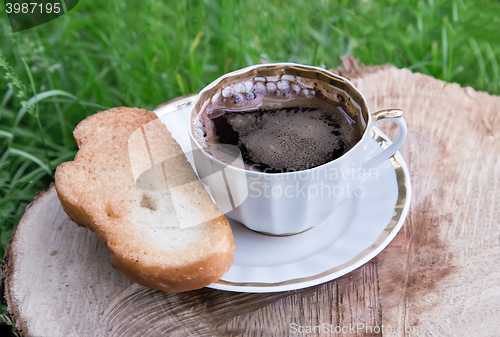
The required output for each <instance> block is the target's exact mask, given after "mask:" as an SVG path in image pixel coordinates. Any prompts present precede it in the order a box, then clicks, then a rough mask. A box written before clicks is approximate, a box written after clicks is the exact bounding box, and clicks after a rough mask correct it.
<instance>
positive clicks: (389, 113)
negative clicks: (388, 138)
mask: <svg viewBox="0 0 500 337" xmlns="http://www.w3.org/2000/svg"><path fill="white" fill-rule="evenodd" d="M385 121H388V122H393V123H396V124H397V126H398V127H399V133H398V137H397V138H396V140H395V141H394V142H393V143H392V144H391V145H390V146H389V147H388V148H387V149H385V150H384V151H382V152H381V153H379V154H377V155H375V157H373V158H371V159H369V160H368V161H367V162H365V163H364V164H363V167H364V168H365V169H369V168H373V167H375V166H377V165H379V164H381V163H382V162H384V161H386V160H387V159H389V158H391V157H392V156H393V155H394V154H395V153H396V151H397V150H399V148H400V147H401V145H403V143H404V141H405V140H406V135H407V133H408V128H407V126H406V122H405V120H404V118H403V111H401V110H400V109H384V110H379V111H377V112H374V113H373V114H372V122H371V125H369V128H370V129H371V128H372V127H374V126H375V125H376V124H378V123H380V122H385Z"/></svg>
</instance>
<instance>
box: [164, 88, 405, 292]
mask: <svg viewBox="0 0 500 337" xmlns="http://www.w3.org/2000/svg"><path fill="white" fill-rule="evenodd" d="M195 98H196V96H192V97H188V98H186V99H183V100H180V101H177V102H173V103H171V104H169V105H167V106H165V107H164V108H160V109H158V110H157V111H158V113H157V114H158V116H159V117H161V116H163V115H165V114H167V113H170V112H173V111H176V110H178V109H181V108H184V107H186V106H188V105H190V104H192V103H193V101H194V100H195ZM164 110H166V111H164ZM388 110H389V111H387V110H382V111H379V112H380V114H381V115H383V114H384V113H386V114H392V113H394V114H397V112H396V111H400V110H398V109H388ZM379 112H376V113H375V114H377V113H379ZM375 114H374V115H375ZM391 117H392V116H391ZM394 117H397V116H394ZM372 118H374V120H377V119H376V118H375V116H373V115H372ZM380 118H382V117H380ZM384 118H386V117H384ZM370 136H371V137H372V138H373V139H375V140H376V141H377V143H378V144H379V145H380V146H381V147H382V148H386V147H388V146H389V143H388V142H387V140H386V139H385V138H384V136H383V135H382V134H381V133H380V132H379V131H378V130H377V129H376V128H372V129H371V130H370ZM401 160H402V158H401V156H400V155H398V154H397V153H396V154H395V155H393V156H392V157H391V158H390V161H391V164H392V166H393V167H394V170H395V171H396V179H397V182H398V200H397V201H396V206H395V209H394V215H393V216H392V219H391V220H390V221H389V223H388V224H387V226H386V227H385V229H384V231H383V232H382V234H380V236H379V237H378V238H377V240H375V242H374V243H373V244H371V245H370V246H369V247H368V248H366V249H365V250H363V251H362V252H361V253H359V254H358V255H357V256H356V257H354V258H353V259H351V260H350V261H348V262H346V263H344V264H341V265H340V266H336V267H334V268H331V269H328V270H327V271H324V272H322V273H319V274H317V275H313V276H309V277H301V278H296V279H291V280H287V281H282V282H272V283H264V282H229V281H224V280H222V279H221V280H219V281H218V282H215V284H220V285H227V286H233V287H260V288H271V287H277V286H284V285H290V284H299V283H303V282H309V281H314V280H317V279H320V278H323V277H325V276H328V275H330V274H333V273H336V272H338V271H340V270H342V269H345V268H348V267H350V266H352V265H354V264H356V263H357V262H359V261H360V260H361V259H363V258H364V257H365V256H367V255H369V254H371V253H372V252H373V251H374V250H376V249H377V248H378V247H379V246H380V245H381V244H382V243H383V242H384V241H385V239H387V237H389V235H390V234H391V233H392V232H393V231H394V229H395V228H396V226H397V224H398V222H399V221H400V219H401V215H402V213H403V209H404V206H405V204H406V192H407V179H406V175H405V172H404V169H403V164H402V161H401Z"/></svg>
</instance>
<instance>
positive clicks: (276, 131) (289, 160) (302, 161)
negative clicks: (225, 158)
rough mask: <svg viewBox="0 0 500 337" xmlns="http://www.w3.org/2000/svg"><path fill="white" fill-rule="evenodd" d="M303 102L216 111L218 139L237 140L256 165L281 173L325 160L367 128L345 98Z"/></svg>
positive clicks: (344, 149) (348, 146)
mask: <svg viewBox="0 0 500 337" xmlns="http://www.w3.org/2000/svg"><path fill="white" fill-rule="evenodd" d="M300 104H301V106H300V107H297V106H295V107H285V108H277V107H273V108H262V107H261V108H258V109H256V110H251V111H234V110H224V109H217V110H214V111H212V113H211V116H214V117H211V118H210V120H211V121H212V122H213V131H214V140H215V141H216V142H217V143H219V144H231V145H235V146H237V147H238V148H239V149H240V150H241V153H242V156H243V161H244V162H245V164H247V165H249V166H250V167H252V168H253V169H254V170H258V171H263V172H268V173H281V172H290V171H299V170H305V169H309V168H313V167H316V166H320V165H323V164H325V163H328V162H330V161H332V160H335V159H337V158H339V157H340V156H342V155H343V154H345V153H346V152H347V151H349V150H350V149H351V148H352V147H353V146H354V145H355V144H356V143H357V142H358V141H359V140H360V139H361V137H362V133H363V128H362V126H361V124H360V122H359V120H355V119H356V117H354V116H350V115H349V114H348V113H347V112H346V111H347V109H346V107H345V106H344V105H343V104H334V103H331V102H328V101H325V100H321V99H319V98H310V99H307V100H301V102H300Z"/></svg>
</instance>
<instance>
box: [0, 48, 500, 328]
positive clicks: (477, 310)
mask: <svg viewBox="0 0 500 337" xmlns="http://www.w3.org/2000/svg"><path fill="white" fill-rule="evenodd" d="M343 61H344V69H337V72H339V73H340V74H341V75H343V76H346V77H349V78H351V80H352V81H353V83H354V85H355V86H357V87H358V88H359V89H360V90H361V92H363V93H364V95H365V97H366V98H367V100H368V104H369V106H370V109H371V110H372V112H373V111H376V110H378V109H383V108H401V109H403V111H404V114H405V115H404V117H405V119H406V121H407V123H408V132H409V133H408V138H407V141H406V143H405V144H404V145H403V147H402V149H401V153H402V155H403V157H404V159H405V160H406V163H407V164H408V167H409V170H410V176H411V180H412V188H413V196H412V204H411V208H410V213H409V215H408V218H407V220H406V222H405V224H404V225H403V228H402V229H401V231H400V232H399V234H398V235H397V236H396V238H395V239H394V240H393V241H392V242H391V243H390V244H389V246H388V247H387V248H386V249H385V250H384V251H382V252H381V253H380V254H379V255H378V256H377V257H376V258H374V259H373V260H372V261H370V262H369V263H367V264H365V265H364V266H362V267H360V268H358V269H357V270H355V271H353V272H351V273H349V274H347V275H345V276H343V277H341V278H339V279H336V280H334V281H330V282H328V283H325V284H322V285H319V286H315V287H311V288H307V289H303V290H297V291H288V292H282V293H273V294H246V293H231V292H224V291H219V290H212V289H201V290H197V291H190V292H186V293H180V294H174V293H163V292H160V291H155V290H150V289H147V288H144V287H142V286H139V285H137V284H132V283H131V282H130V281H128V280H127V279H126V278H125V277H123V276H122V275H121V274H120V273H119V272H118V271H116V270H114V269H113V268H112V267H111V264H110V257H109V253H108V251H107V250H106V248H105V246H103V245H102V244H100V243H99V242H98V241H97V238H96V237H95V235H94V234H93V233H92V232H90V231H88V230H87V229H84V228H79V227H78V226H76V225H75V224H74V223H73V222H72V221H71V220H70V219H69V218H68V217H67V216H66V214H65V213H64V211H63V210H62V208H61V206H60V204H59V201H58V198H57V196H56V193H55V191H54V189H53V188H51V189H50V190H48V191H46V192H43V193H41V194H40V195H39V196H38V197H37V198H36V199H35V200H34V201H33V202H32V204H31V205H30V206H29V207H28V208H27V209H26V213H25V214H24V216H23V218H22V220H21V221H20V223H19V225H18V227H17V229H16V231H15V234H14V235H13V237H12V239H11V242H10V245H9V247H8V248H7V252H6V256H5V260H4V264H3V270H2V277H3V279H4V283H5V296H6V300H7V303H8V310H9V312H10V313H11V316H12V318H13V320H15V322H16V326H17V328H18V329H19V331H20V333H21V334H22V335H25V336H50V337H53V336H64V337H66V336H141V337H142V336H183V337H185V336H294V335H301V336H305V335H307V336H317V335H321V336H328V335H331V336H408V335H410V336H486V337H487V336H492V337H493V336H499V331H500V282H499V279H500V111H499V110H500V97H495V96H490V95H488V94H486V93H482V92H477V91H475V90H473V89H471V88H462V87H460V86H459V85H457V84H450V83H446V82H443V81H440V80H436V79H434V78H431V77H429V76H425V75H422V74H417V73H412V72H411V71H409V70H407V69H397V68H395V67H393V66H381V67H361V68H360V67H358V66H357V64H356V63H355V62H353V59H352V58H346V59H344V60H343ZM379 125H380V124H379ZM384 126H385V127H386V128H383V131H384V132H386V134H388V135H389V136H390V137H391V138H392V139H394V137H395V132H397V128H396V127H391V124H390V123H387V125H384ZM318 325H319V326H320V327H321V330H319V331H318V329H317V328H316V330H315V332H311V333H306V331H307V332H308V331H309V330H306V329H307V327H308V326H309V327H310V329H313V328H314V326H318ZM294 327H296V328H297V330H299V329H300V327H302V329H303V331H304V333H297V334H295V333H294V331H295V330H294ZM326 330H328V332H325V331H326ZM370 330H371V331H370ZM405 331H406V332H405ZM407 332H409V333H407Z"/></svg>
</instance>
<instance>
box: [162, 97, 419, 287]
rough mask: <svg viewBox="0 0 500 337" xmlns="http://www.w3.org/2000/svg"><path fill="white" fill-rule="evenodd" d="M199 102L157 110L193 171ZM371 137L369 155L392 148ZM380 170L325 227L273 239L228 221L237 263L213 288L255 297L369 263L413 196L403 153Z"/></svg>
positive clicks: (374, 132)
mask: <svg viewBox="0 0 500 337" xmlns="http://www.w3.org/2000/svg"><path fill="white" fill-rule="evenodd" d="M195 98H196V96H191V97H188V98H184V99H181V100H178V101H175V102H173V103H170V104H168V105H165V106H163V107H161V108H159V109H157V110H156V111H155V112H156V113H157V115H158V116H159V117H160V119H161V121H162V122H163V123H164V124H165V125H166V126H167V128H168V130H169V131H170V132H171V133H172V135H173V137H174V138H175V139H176V140H177V142H178V143H179V144H180V145H181V148H182V150H183V151H184V152H185V153H186V156H187V158H188V160H189V161H190V163H191V165H192V166H193V168H194V162H193V158H192V156H191V154H190V151H191V145H190V142H189V137H188V113H189V110H190V104H191V103H192V102H193V101H194V99H195ZM370 135H371V136H372V139H369V140H368V142H367V144H368V146H367V156H368V157H371V156H373V155H375V154H376V153H378V152H380V151H382V148H385V147H387V146H388V145H389V144H390V141H389V140H387V137H386V136H385V135H384V134H383V133H382V132H381V131H380V130H378V129H377V128H373V129H372V132H371V133H370ZM195 170H196V169H195ZM377 171H378V174H377V175H376V176H375V175H371V176H370V177H369V178H368V179H367V180H365V181H363V182H362V183H361V185H360V186H362V187H363V190H364V192H365V194H364V196H362V197H359V198H357V197H353V198H350V199H349V200H348V201H347V202H346V203H344V204H343V205H342V207H340V208H339V209H338V210H336V211H335V212H334V213H333V214H332V216H331V217H330V218H329V219H328V220H327V221H326V222H325V223H324V224H322V225H321V226H317V227H314V228H312V229H310V230H308V231H306V232H304V233H301V234H297V235H294V236H288V237H272V236H267V235H263V234H259V233H256V232H253V231H251V230H249V229H248V228H246V227H245V226H243V225H241V224H240V223H238V222H236V221H231V220H230V223H231V227H232V229H233V234H234V238H235V241H236V253H235V255H234V263H233V265H232V267H231V269H230V270H229V271H228V272H227V273H226V274H224V276H223V277H222V279H221V280H219V282H217V283H213V284H211V285H210V286H209V288H214V289H220V290H228V291H237V292H252V293H264V292H277V291H286V290H295V289H301V288H306V287H311V286H314V285H317V284H321V283H324V282H327V281H330V280H333V279H336V278H338V277H340V276H342V275H345V274H347V273H349V272H350V271H352V270H354V269H356V268H358V267H360V266H362V265H363V264H365V263H366V262H368V261H370V260H371V259H372V258H373V257H375V256H376V255H377V254H378V253H380V252H381V251H382V249H384V248H385V247H386V246H387V245H388V244H389V242H391V240H392V239H393V238H394V237H395V236H396V234H397V233H398V231H399V230H400V229H401V226H402V225H403V222H404V220H405V218H406V215H407V214H408V210H409V207H410V198H411V185H410V176H409V173H408V168H407V167H406V164H405V162H404V160H403V158H402V157H401V154H400V153H399V152H397V153H396V154H395V155H394V156H393V157H392V158H391V160H388V161H386V162H384V163H382V164H380V165H379V166H378V167H377Z"/></svg>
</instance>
